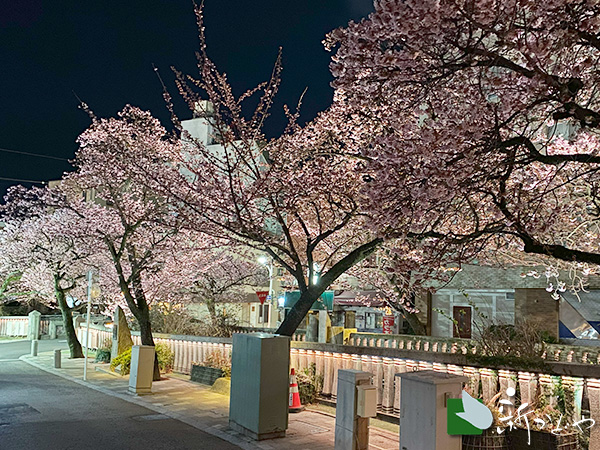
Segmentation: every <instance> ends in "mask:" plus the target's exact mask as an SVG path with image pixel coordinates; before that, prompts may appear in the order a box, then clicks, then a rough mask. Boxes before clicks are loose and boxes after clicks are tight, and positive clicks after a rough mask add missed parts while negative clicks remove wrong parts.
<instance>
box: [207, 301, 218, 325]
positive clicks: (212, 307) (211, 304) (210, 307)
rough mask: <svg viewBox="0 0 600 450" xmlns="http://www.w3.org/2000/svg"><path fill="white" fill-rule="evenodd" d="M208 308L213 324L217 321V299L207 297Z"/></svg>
mask: <svg viewBox="0 0 600 450" xmlns="http://www.w3.org/2000/svg"><path fill="white" fill-rule="evenodd" d="M205 302H206V308H207V309H208V313H209V314H210V320H211V322H212V323H213V325H216V323H217V308H216V306H215V300H214V299H212V298H208V297H207V298H206V300H205Z"/></svg>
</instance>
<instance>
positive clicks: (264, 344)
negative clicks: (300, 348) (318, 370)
mask: <svg viewBox="0 0 600 450" xmlns="http://www.w3.org/2000/svg"><path fill="white" fill-rule="evenodd" d="M289 366H290V338H289V337H287V336H278V335H273V334H266V333H252V334H234V335H233V351H232V356H231V396H230V402H229V426H230V427H231V428H232V429H234V430H236V431H238V432H240V433H243V434H245V435H247V436H250V437H251V438H252V439H256V440H262V439H271V438H277V437H283V436H285V430H286V429H287V426H288V402H289Z"/></svg>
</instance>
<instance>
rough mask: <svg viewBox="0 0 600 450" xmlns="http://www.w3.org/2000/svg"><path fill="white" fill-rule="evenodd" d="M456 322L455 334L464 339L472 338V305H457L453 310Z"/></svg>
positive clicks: (454, 326) (454, 324)
mask: <svg viewBox="0 0 600 450" xmlns="http://www.w3.org/2000/svg"><path fill="white" fill-rule="evenodd" d="M452 317H453V319H454V323H453V324H452V328H453V330H454V333H453V336H454V337H457V338H463V339H471V307H470V306H455V307H454V308H453V310H452Z"/></svg>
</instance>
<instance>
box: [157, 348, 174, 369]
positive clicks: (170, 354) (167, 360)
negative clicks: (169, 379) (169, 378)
mask: <svg viewBox="0 0 600 450" xmlns="http://www.w3.org/2000/svg"><path fill="white" fill-rule="evenodd" d="M155 351H156V356H157V357H158V367H159V368H160V371H161V372H162V373H167V372H173V362H174V361H175V352H174V351H173V350H171V347H169V346H168V345H167V344H162V343H159V344H156V347H155Z"/></svg>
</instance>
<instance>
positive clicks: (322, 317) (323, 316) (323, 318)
mask: <svg viewBox="0 0 600 450" xmlns="http://www.w3.org/2000/svg"><path fill="white" fill-rule="evenodd" d="M328 323H329V316H328V315H327V311H319V342H321V343H326V342H327V327H328Z"/></svg>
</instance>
